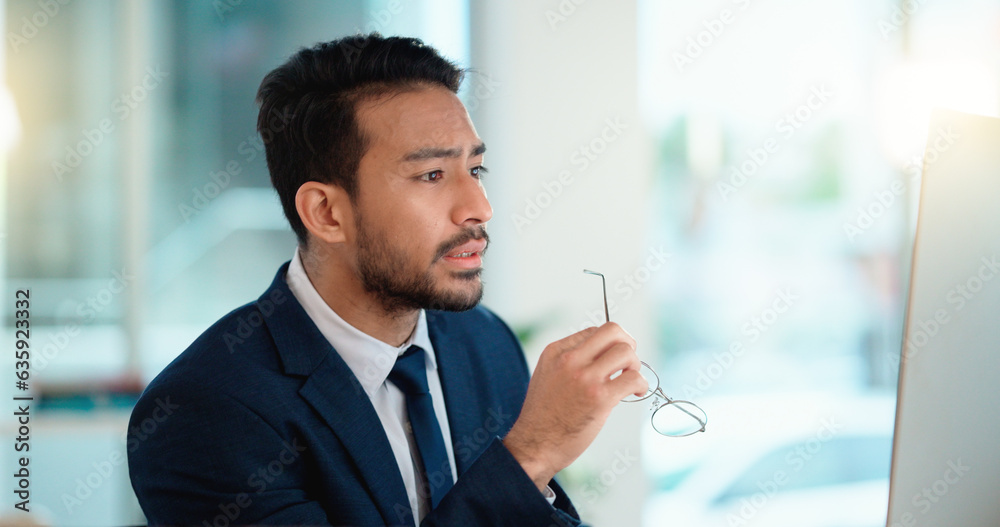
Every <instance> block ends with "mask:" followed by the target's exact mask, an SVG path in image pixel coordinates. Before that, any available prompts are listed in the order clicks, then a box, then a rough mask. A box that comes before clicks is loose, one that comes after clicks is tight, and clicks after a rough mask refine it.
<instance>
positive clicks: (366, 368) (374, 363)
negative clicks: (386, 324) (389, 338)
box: [285, 248, 437, 397]
mask: <svg viewBox="0 0 1000 527" xmlns="http://www.w3.org/2000/svg"><path fill="white" fill-rule="evenodd" d="M285 281H286V282H287V283H288V288H289V289H290V290H291V291H292V294H293V295H295V299H296V300H298V301H299V303H300V304H302V308H303V309H304V310H305V312H306V314H307V315H309V318H311V319H312V321H313V323H314V324H316V327H317V328H319V331H320V333H322V334H323V336H324V337H326V340H327V341H329V342H330V344H331V345H332V346H333V349H334V350H336V351H337V353H338V354H339V355H340V357H341V358H343V359H344V362H346V363H347V367H348V368H350V369H351V371H352V372H354V376H355V377H357V378H358V381H359V382H360V383H361V386H362V388H364V390H365V392H366V393H367V394H368V396H369V397H372V396H373V395H374V394H375V392H376V391H377V390H378V389H379V388H381V387H382V386H383V385H384V384H385V380H386V378H388V377H389V372H391V371H392V367H393V366H394V365H395V364H396V358H397V357H398V356H399V355H401V354H402V353H403V352H405V351H406V350H407V349H408V348H409V347H410V346H411V345H417V346H420V347H421V348H423V349H424V352H425V353H424V356H425V357H426V360H427V364H428V366H430V368H431V369H432V370H436V369H437V358H436V357H435V355H434V347H433V346H432V345H431V339H430V334H429V333H428V331H427V315H426V313H425V311H424V310H423V309H421V310H420V315H419V316H418V318H417V326H416V328H414V330H413V333H412V334H411V335H410V338H409V339H407V341H406V342H404V343H403V344H402V345H401V346H398V347H397V346H392V345H390V344H387V343H385V342H382V341H381V340H378V339H376V338H375V337H373V336H371V335H369V334H367V333H365V332H363V331H361V330H359V329H357V328H355V327H354V326H352V325H350V324H349V323H347V321H345V320H344V319H343V318H341V317H340V315H338V314H337V312H336V311H334V310H333V309H332V308H331V307H330V306H329V305H328V304H327V303H326V302H325V301H324V300H323V297H321V296H320V295H319V292H317V291H316V288H315V287H314V286H313V284H312V281H311V280H310V279H309V276H308V275H307V274H306V270H305V267H304V266H303V265H302V259H301V258H300V256H299V250H298V248H296V250H295V256H294V257H293V258H292V263H291V264H290V265H289V266H288V273H287V274H286V275H285Z"/></svg>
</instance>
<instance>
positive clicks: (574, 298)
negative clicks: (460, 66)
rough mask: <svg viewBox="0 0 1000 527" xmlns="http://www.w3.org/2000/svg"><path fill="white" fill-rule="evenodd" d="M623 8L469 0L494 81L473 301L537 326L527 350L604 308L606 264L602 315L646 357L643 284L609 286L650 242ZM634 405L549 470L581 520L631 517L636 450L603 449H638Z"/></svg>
mask: <svg viewBox="0 0 1000 527" xmlns="http://www.w3.org/2000/svg"><path fill="white" fill-rule="evenodd" d="M577 3H580V5H576V4H577ZM636 9H637V8H636V5H635V2H584V1H582V0H576V2H574V1H573V0H563V1H562V2H559V3H557V2H554V1H553V2H537V0H507V1H504V2H494V1H488V0H471V6H470V14H471V25H470V29H471V47H472V59H471V65H472V67H473V68H474V69H475V70H478V71H480V72H482V74H485V75H487V76H489V78H490V79H491V80H492V81H493V82H494V83H495V90H494V91H493V92H492V93H490V94H489V96H488V97H485V98H483V99H482V100H481V101H480V103H479V104H478V106H477V107H476V108H475V111H474V112H473V115H472V117H473V120H474V122H475V124H476V127H477V130H478V132H479V134H480V136H481V137H482V138H483V140H484V141H485V142H486V144H487V146H488V152H487V154H486V163H485V164H486V166H487V167H488V168H489V169H490V174H489V175H488V176H487V183H486V186H487V191H488V193H489V196H490V200H491V202H492V204H493V208H494V216H493V220H492V221H491V222H490V226H489V229H490V236H491V239H492V242H493V243H492V244H491V249H490V251H489V253H488V254H487V259H486V262H487V274H486V290H487V296H486V301H485V304H486V305H487V306H489V307H491V308H492V309H494V310H495V311H497V312H498V313H499V314H500V315H501V316H502V317H503V318H504V319H505V320H507V321H508V322H509V323H511V324H512V325H513V326H514V327H515V329H516V328H518V327H526V326H529V325H540V326H541V329H540V331H539V332H538V334H537V337H536V338H532V339H531V340H530V341H529V342H527V343H525V344H526V352H527V353H528V355H529V362H531V361H533V359H534V358H535V357H537V354H538V353H540V352H541V350H542V348H543V347H544V346H545V344H546V343H548V342H551V341H553V340H555V339H557V338H562V337H564V336H566V335H568V334H569V333H570V332H572V331H574V330H576V329H579V328H580V327H581V326H582V325H583V324H584V323H586V322H587V321H588V319H589V317H588V311H591V312H599V313H600V318H601V319H603V315H604V313H603V306H602V304H601V297H600V291H601V289H600V279H599V278H597V277H594V276H588V275H585V274H583V273H582V269H583V268H585V267H586V268H590V269H595V270H598V271H601V272H603V273H604V274H605V275H606V276H607V279H608V295H609V298H610V299H614V300H616V301H617V302H618V309H617V310H616V311H614V312H613V313H612V315H611V319H612V320H615V321H617V322H619V323H621V324H622V326H624V327H625V329H627V330H628V331H629V332H630V333H631V334H632V335H633V336H634V337H636V339H637V341H638V342H639V351H640V356H643V357H644V358H653V357H655V350H654V349H653V344H652V340H651V333H652V331H651V327H650V326H651V324H650V317H649V302H648V301H647V299H646V298H647V296H648V294H649V291H648V290H646V289H644V288H638V289H636V290H632V291H631V293H629V294H627V295H626V294H625V293H623V290H621V289H620V290H619V291H618V292H617V293H616V291H615V290H614V286H615V284H616V283H618V282H619V281H620V280H622V279H624V278H625V276H626V275H627V274H632V273H634V272H635V271H636V270H637V269H638V268H640V267H641V266H643V265H644V264H645V262H646V258H647V255H648V254H649V253H650V249H651V245H652V244H651V242H649V241H648V238H647V230H648V229H647V224H648V221H649V216H650V214H649V213H648V210H647V209H648V202H649V199H648V194H649V191H650V188H651V182H652V174H653V172H652V170H653V168H652V166H653V161H652V160H653V155H652V146H651V144H650V140H649V138H648V134H647V133H646V131H645V130H643V128H642V124H641V122H640V119H639V108H638V99H637V93H638V90H637V87H636V82H637V67H638V66H637V64H638V58H637V49H636V48H637V42H636V26H637V13H636ZM467 82H472V83H475V82H477V79H476V75H472V76H470V78H469V80H468V81H467ZM560 175H561V177H560ZM667 249H668V250H669V248H667ZM598 322H603V320H598ZM644 343H645V348H644ZM646 406H647V405H646V404H644V403H638V404H635V405H627V404H620V405H619V406H618V408H616V409H615V411H614V412H613V413H612V416H611V419H610V420H609V421H608V424H607V425H606V426H605V428H604V430H603V431H602V432H601V435H600V436H599V437H598V439H597V440H596V441H595V442H594V444H593V445H592V446H591V447H590V449H588V451H587V452H586V453H585V454H584V455H583V456H582V457H581V458H580V459H579V460H578V461H577V462H576V463H574V464H573V465H572V466H571V467H570V468H569V469H567V470H566V471H564V473H563V474H562V475H561V476H560V479H561V481H562V482H563V483H564V486H569V487H570V489H569V491H570V494H571V497H572V498H573V500H574V503H575V504H576V505H577V507H578V509H580V510H581V513H582V514H584V515H585V520H586V521H587V522H589V523H592V524H594V525H616V526H618V525H639V524H640V518H641V510H642V505H643V503H644V501H645V496H646V493H647V485H646V481H645V477H644V474H643V470H642V467H641V462H639V463H633V464H632V465H630V466H628V467H627V468H625V470H623V471H622V473H621V474H614V472H613V471H614V469H622V468H623V466H624V465H623V462H621V461H618V462H617V463H616V459H619V458H620V457H627V456H632V457H638V456H639V431H640V430H641V429H642V428H641V427H643V426H649V424H648V413H646V412H647V411H646ZM605 471H609V472H608V473H605V482H611V484H610V485H607V486H606V487H605V486H604V485H603V484H601V482H600V477H601V473H602V472H605ZM609 473H611V474H614V478H613V480H614V481H611V480H612V478H611V477H610V476H609V475H608V474H609Z"/></svg>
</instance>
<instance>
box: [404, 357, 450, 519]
mask: <svg viewBox="0 0 1000 527" xmlns="http://www.w3.org/2000/svg"><path fill="white" fill-rule="evenodd" d="M389 381H391V382H392V383H393V384H395V385H396V387H397V388H399V390H400V391H402V392H403V393H404V394H405V395H406V413H407V415H408V416H409V417H410V428H411V430H412V431H413V437H414V439H416V441H417V450H419V451H420V459H421V461H423V464H424V476H425V477H426V479H425V481H426V482H427V484H428V488H429V489H430V495H431V496H430V498H431V508H432V509H433V508H436V507H437V506H438V503H440V502H441V498H443V497H444V495H445V494H447V493H448V490H450V489H451V487H452V485H454V483H455V482H454V480H453V479H452V477H451V463H449V462H448V451H447V450H445V447H444V438H443V436H442V434H441V427H440V425H438V420H437V417H436V416H435V414H434V404H433V403H432V402H431V394H430V390H429V389H428V388H427V367H426V365H425V362H424V350H423V349H421V348H420V347H419V346H410V348H409V349H407V350H406V352H405V353H403V354H402V355H400V356H399V358H398V359H396V365H395V366H393V367H392V371H391V372H390V373H389Z"/></svg>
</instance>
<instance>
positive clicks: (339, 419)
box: [258, 263, 413, 525]
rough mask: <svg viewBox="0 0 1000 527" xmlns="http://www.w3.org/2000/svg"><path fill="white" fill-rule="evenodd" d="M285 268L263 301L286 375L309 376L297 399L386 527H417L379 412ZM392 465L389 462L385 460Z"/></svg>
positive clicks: (269, 326)
mask: <svg viewBox="0 0 1000 527" xmlns="http://www.w3.org/2000/svg"><path fill="white" fill-rule="evenodd" d="M287 269H288V264H287V263H286V264H285V265H283V266H282V267H281V269H279V270H278V275H277V276H276V277H275V279H274V282H273V283H272V284H271V287H270V288H268V290H267V291H266V292H265V293H264V295H262V296H261V297H260V299H259V300H258V304H261V311H262V312H264V313H267V312H268V311H266V310H264V306H263V305H262V304H263V303H264V302H269V303H270V306H271V307H272V308H273V313H272V314H270V315H267V316H265V322H266V323H267V327H268V330H270V332H271V335H272V336H273V337H274V342H275V345H276V346H277V348H278V354H279V356H280V357H281V361H282V365H283V367H284V369H285V373H286V374H288V375H297V376H306V377H308V378H307V379H306V381H305V384H303V386H302V388H301V389H300V390H299V395H301V396H302V398H303V399H305V400H306V402H307V403H309V405H310V406H312V407H313V409H315V410H316V412H317V413H318V414H319V415H320V416H321V417H322V419H323V420H324V421H325V422H326V424H327V425H329V426H330V428H331V429H332V430H333V432H334V434H336V435H337V438H338V439H340V442H341V443H342V444H343V445H344V449H345V450H346V451H347V453H348V455H350V456H351V458H352V459H353V461H354V463H355V466H356V467H357V469H358V472H360V473H361V476H362V478H363V479H364V481H365V483H366V485H367V490H368V492H369V493H370V494H371V497H372V501H374V502H375V505H376V507H378V510H379V513H380V514H381V515H382V519H383V521H384V522H385V523H386V524H388V525H398V524H409V525H412V524H413V519H412V516H411V515H410V514H411V513H410V510H409V504H410V501H409V498H408V497H407V494H406V487H405V486H404V485H403V478H402V476H400V474H399V470H398V468H397V467H396V464H395V461H394V460H395V457H394V456H393V453H392V447H390V446H389V440H388V439H387V438H386V436H385V431H384V430H383V429H382V423H381V422H380V421H379V418H378V414H376V413H375V408H374V407H373V406H372V404H371V400H370V399H369V398H368V394H366V393H365V391H364V389H363V388H362V387H361V384H360V383H359V382H358V379H357V378H356V377H355V376H354V373H353V372H352V371H351V369H350V368H349V367H348V366H347V363H345V362H344V360H343V359H342V358H341V357H340V355H339V354H338V353H336V351H335V350H334V349H333V346H331V345H330V343H329V341H327V340H326V338H324V337H323V334H322V333H320V331H319V329H318V328H317V327H316V325H315V324H314V323H313V321H312V319H310V318H309V316H308V315H307V314H306V312H305V310H303V309H302V306H301V305H300V304H299V303H298V301H297V300H296V299H295V296H294V295H293V294H292V292H291V290H290V289H288V284H287V283H285V272H286V271H287ZM387 460H388V461H387Z"/></svg>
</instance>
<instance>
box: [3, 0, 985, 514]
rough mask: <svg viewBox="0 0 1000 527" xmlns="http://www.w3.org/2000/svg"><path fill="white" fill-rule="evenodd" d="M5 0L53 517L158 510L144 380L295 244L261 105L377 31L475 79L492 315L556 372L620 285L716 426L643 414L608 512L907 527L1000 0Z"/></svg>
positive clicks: (609, 470) (18, 277) (666, 368)
mask: <svg viewBox="0 0 1000 527" xmlns="http://www.w3.org/2000/svg"><path fill="white" fill-rule="evenodd" d="M0 6H2V9H0V18H2V19H3V21H4V35H5V43H4V46H3V48H2V51H0V64H3V68H2V70H0V71H2V75H3V82H2V85H0V159H2V161H3V162H2V164H0V204H2V205H0V206H2V207H3V214H2V215H0V234H2V237H0V242H2V243H0V255H2V257H0V269H2V270H3V272H2V273H0V277H2V278H0V279H2V280H3V284H4V288H3V291H4V295H5V298H6V299H7V300H5V301H3V302H0V305H2V306H3V307H2V308H0V312H2V313H3V315H4V321H5V328H6V333H5V336H4V339H5V340H4V342H6V343H12V342H13V329H12V328H13V321H14V317H13V304H14V301H13V299H14V291H15V290H17V289H24V288H28V289H30V290H31V322H32V329H33V333H32V344H33V350H34V353H33V361H34V363H33V366H32V376H31V390H30V394H31V395H33V396H35V397H36V402H34V403H33V407H32V408H33V410H32V417H31V419H32V421H31V422H32V443H31V464H30V466H31V474H32V477H31V485H32V488H31V491H32V492H31V510H32V513H31V514H32V515H33V517H34V518H36V519H37V521H39V522H42V523H46V524H52V525H119V524H128V523H140V522H142V521H143V517H142V514H141V511H140V510H139V508H138V505H137V504H136V502H135V498H134V496H133V494H132V491H131V487H130V485H129V483H128V474H127V467H126V466H125V465H124V464H122V463H121V462H120V460H122V459H124V455H125V453H126V449H127V447H126V443H125V441H124V433H125V424H126V421H127V417H128V413H129V411H130V409H131V405H132V403H133V402H134V400H135V397H136V395H137V392H138V391H139V390H141V389H142V387H143V386H145V383H147V382H148V381H149V380H150V379H151V378H152V377H153V376H154V375H155V374H156V373H157V372H158V371H159V370H160V369H161V368H162V367H163V366H165V365H166V364H167V363H168V362H169V361H170V360H172V359H173V357H175V356H176V355H177V354H178V353H180V352H181V351H182V350H183V349H184V348H185V347H186V346H187V345H188V344H189V343H190V342H191V341H193V340H194V338H195V337H196V336H197V335H198V334H199V333H200V332H201V331H203V330H204V329H205V328H207V327H208V326H209V325H210V324H211V323H212V322H213V321H215V320H216V319H217V318H218V317H220V316H221V315H223V314H225V313H226V312H228V311H229V310H231V309H233V308H235V307H237V306H239V305H241V304H243V303H246V302H249V301H252V300H254V299H256V297H257V296H258V295H259V294H260V293H261V292H262V291H263V290H264V289H265V288H266V287H267V285H268V284H269V283H270V280H271V279H272V277H273V273H274V272H275V270H276V269H277V267H278V266H279V265H280V264H281V263H282V262H284V261H286V260H288V259H290V258H291V256H292V251H293V248H294V237H293V235H292V234H291V232H290V230H289V229H288V228H287V227H286V224H285V221H284V219H283V218H282V216H281V211H280V207H279V205H278V202H277V199H276V197H275V195H274V193H273V191H272V190H271V188H270V184H269V179H268V174H267V168H266V164H265V162H264V159H263V150H262V147H261V143H260V141H259V138H258V137H257V135H256V132H255V126H254V125H255V121H256V107H255V104H254V94H255V91H256V88H257V86H258V84H259V82H260V80H261V78H262V77H263V75H264V74H265V73H266V72H268V71H269V70H270V69H272V68H273V67H275V66H276V65H278V64H279V63H281V62H282V61H283V60H284V59H285V58H286V57H287V56H288V55H290V54H291V53H293V52H294V51H295V50H296V49H298V48H299V47H301V46H304V45H311V44H313V43H315V42H318V41H323V40H330V39H332V38H335V37H338V36H342V35H346V34H352V33H357V32H368V31H379V32H382V33H383V34H405V35H415V36H419V37H421V38H423V39H424V40H425V41H426V42H428V43H429V44H432V45H434V46H436V47H438V48H439V49H440V50H441V51H442V52H443V53H444V54H446V55H447V56H449V57H450V58H452V59H454V60H455V61H457V62H458V63H459V64H461V65H462V66H467V67H471V68H472V71H471V72H470V74H469V76H468V78H467V80H466V83H465V88H464V90H463V92H462V96H463V99H464V100H465V102H466V104H467V106H468V108H469V109H470V113H471V114H472V116H473V120H474V121H475V123H476V125H477V127H478V131H479V133H480V135H481V136H482V137H483V138H484V140H485V141H486V143H488V144H489V155H488V156H487V163H486V164H487V166H488V167H490V170H491V172H490V174H489V176H488V178H487V181H486V185H487V190H488V192H489V195H490V198H491V201H492V204H493V208H494V218H493V220H492V221H491V223H490V230H491V234H492V238H493V240H494V244H493V248H492V249H491V250H490V254H489V255H488V257H487V267H488V271H487V276H486V280H487V296H486V300H485V303H486V304H487V305H488V306H490V307H492V308H493V309H494V310H496V311H497V312H498V313H499V314H500V315H501V316H503V317H504V318H505V319H506V320H507V321H508V322H509V323H510V324H511V325H512V326H513V327H514V328H515V330H517V331H518V333H519V335H521V337H522V339H523V344H524V346H525V350H526V352H527V354H528V356H529V360H534V358H535V357H537V355H538V354H539V353H540V352H541V350H542V349H543V348H544V346H545V345H546V344H547V343H548V342H551V341H552V340H555V339H557V338H561V337H563V336H565V335H567V334H568V333H570V332H573V331H576V330H578V329H580V328H582V327H585V326H587V325H591V324H597V323H601V322H602V321H603V306H602V304H601V297H600V283H599V279H597V278H595V277H593V276H588V275H584V274H582V273H581V270H582V269H583V268H590V269H597V270H600V271H602V272H604V273H605V275H606V276H607V279H608V287H609V291H608V294H609V300H610V301H611V302H612V309H611V318H612V320H616V321H618V322H619V323H621V324H622V325H623V326H624V327H625V328H626V329H628V330H629V331H630V332H631V333H632V334H633V335H634V336H635V337H636V338H637V340H638V342H639V343H640V354H641V355H642V356H643V358H644V359H645V360H646V361H647V362H649V363H650V364H651V365H652V366H653V368H654V369H655V370H656V371H657V372H658V373H659V376H660V381H661V386H662V387H663V389H664V391H665V392H666V393H667V394H668V395H670V396H674V397H678V398H681V399H688V400H692V401H694V402H696V403H698V404H699V405H701V406H702V407H703V408H705V410H706V411H707V412H708V416H709V425H708V428H707V431H706V432H705V433H704V434H697V435H695V436H691V437H687V438H679V439H678V438H666V437H662V436H659V435H658V434H656V433H655V432H654V431H653V430H652V429H651V427H650V425H649V420H648V419H649V408H648V405H647V404H646V403H634V404H631V405H630V404H625V403H623V404H621V405H619V408H617V409H616V410H615V412H614V413H613V414H612V417H611V419H610V420H609V422H608V425H607V426H606V427H605V429H604V430H603V432H602V433H601V435H600V436H599V437H598V439H597V441H596V442H595V443H594V445H593V446H592V448H591V449H589V450H588V451H587V452H586V453H585V454H584V456H583V457H581V458H580V459H579V460H578V461H577V462H576V463H574V465H573V466H571V467H570V468H568V469H567V470H565V471H564V473H563V474H562V475H561V476H560V477H561V479H562V481H563V483H564V485H565V486H567V487H568V489H569V492H570V494H571V496H572V497H573V498H574V500H575V503H576V505H577V507H578V509H579V510H580V511H581V513H582V514H583V515H584V517H585V518H587V519H588V520H589V521H590V522H591V523H593V524H594V525H596V526H619V525H636V526H638V525H642V526H650V527H651V526H659V525H699V526H711V525H767V526H781V525H796V526H799V527H802V526H820V525H828V526H833V525H857V526H861V525H871V526H874V525H880V524H884V518H885V511H886V500H887V496H888V492H887V491H888V480H887V477H888V470H889V454H890V443H891V436H892V426H893V416H894V400H895V385H896V374H897V368H898V356H899V351H900V339H901V327H902V319H903V312H904V307H905V295H906V284H907V273H908V266H909V255H910V250H911V241H912V236H913V228H914V219H915V214H916V207H915V204H916V198H917V195H918V192H919V182H920V170H921V156H922V154H923V151H924V145H925V144H926V143H927V139H928V136H930V138H931V142H932V143H931V144H932V145H936V146H934V147H935V148H947V146H948V144H949V142H948V141H949V140H951V139H952V138H950V137H949V136H948V131H947V130H938V131H935V130H930V131H929V130H927V125H926V122H927V116H928V113H929V110H930V108H931V107H932V106H935V105H941V106H947V107H951V108H954V109H958V110H963V111H968V112H971V113H979V114H985V115H997V111H998V105H1000V86H998V78H1000V2H996V1H983V0H953V1H949V2H941V1H939V2H935V1H929V0H927V1H917V0H907V1H898V0H877V1H871V0H852V1H845V2H818V1H808V2H802V1H793V0H767V1H757V0H712V1H709V2H691V1H687V2H682V1H677V0H662V1H659V0H657V1H654V0H643V1H638V2H635V1H632V2H611V1H609V0H541V1H539V0H513V1H504V2H499V1H498V2H493V1H487V0H438V1H434V0H389V1H385V0H369V1H356V2H348V1H343V0H336V1H324V2H320V1H308V2H307V1H295V2H288V1H278V0H271V1H265V0H242V1H240V0H215V1H208V0H204V1H166V0H164V1H154V0H150V1H138V0H136V1H128V2H126V1H104V0H87V1H82V0H76V1H67V0H6V1H0ZM13 368H14V365H13V358H12V357H10V358H9V359H8V360H5V361H2V362H0V372H7V373H5V374H4V375H5V376H6V378H8V379H10V386H9V387H8V388H5V390H9V395H17V393H15V389H14V386H13V384H14V379H13ZM219 375H225V372H219ZM3 393H8V391H4V392H3ZM22 395H23V394H22ZM8 400H9V399H8ZM12 411H13V407H11V411H10V412H8V411H3V412H0V414H2V415H5V416H6V417H3V418H0V424H2V429H3V436H4V438H5V440H6V441H11V442H12V441H13V437H14V435H15V432H16V427H15V421H14V419H13V417H12V415H11V414H12ZM0 464H2V467H4V470H10V471H12V472H13V471H14V470H15V457H14V451H13V450H12V449H11V448H4V449H0ZM9 479H12V478H9ZM9 485H13V482H11V483H9ZM10 488H12V487H10ZM0 495H2V496H3V497H2V498H0V507H2V509H0V510H2V511H3V513H2V514H0V518H2V517H4V516H12V515H13V516H14V517H18V516H17V515H21V514H23V513H21V512H20V511H16V510H15V509H13V503H14V501H15V500H14V498H15V496H13V495H12V493H11V492H10V490H8V491H7V492H4V493H2V494H0ZM11 511H13V512H11ZM15 513H16V514H15Z"/></svg>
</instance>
